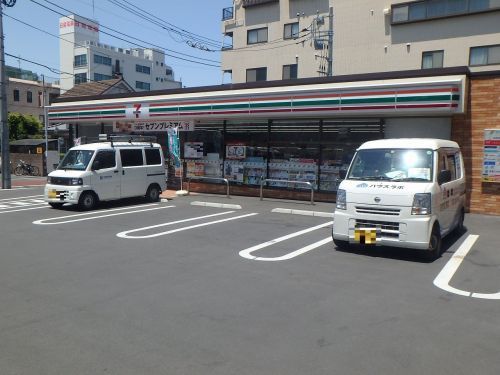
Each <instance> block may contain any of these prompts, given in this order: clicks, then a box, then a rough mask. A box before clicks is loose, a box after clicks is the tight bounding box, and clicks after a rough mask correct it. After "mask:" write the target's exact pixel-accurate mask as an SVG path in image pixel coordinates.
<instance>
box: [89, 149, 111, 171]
mask: <svg viewBox="0 0 500 375" xmlns="http://www.w3.org/2000/svg"><path fill="white" fill-rule="evenodd" d="M96 161H98V162H99V169H105V168H113V167H116V156H115V151H114V150H102V151H99V152H98V153H97V155H96V157H95V160H94V163H95V162H96Z"/></svg>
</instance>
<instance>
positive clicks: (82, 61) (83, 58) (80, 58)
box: [74, 55, 87, 66]
mask: <svg viewBox="0 0 500 375" xmlns="http://www.w3.org/2000/svg"><path fill="white" fill-rule="evenodd" d="M85 65H87V55H76V56H75V61H74V66H85Z"/></svg>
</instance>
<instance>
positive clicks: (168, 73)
mask: <svg viewBox="0 0 500 375" xmlns="http://www.w3.org/2000/svg"><path fill="white" fill-rule="evenodd" d="M165 74H166V75H167V76H171V75H172V74H174V72H173V71H172V69H165Z"/></svg>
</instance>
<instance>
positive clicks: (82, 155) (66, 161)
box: [57, 150, 94, 171]
mask: <svg viewBox="0 0 500 375" xmlns="http://www.w3.org/2000/svg"><path fill="white" fill-rule="evenodd" d="M92 155H94V151H92V150H70V151H68V153H67V154H66V155H65V156H64V158H63V160H62V161H61V164H59V166H58V167H57V169H72V170H76V171H84V170H85V169H87V166H88V165H89V162H90V160H91V159H92Z"/></svg>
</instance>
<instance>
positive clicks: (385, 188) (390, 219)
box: [332, 138, 465, 259]
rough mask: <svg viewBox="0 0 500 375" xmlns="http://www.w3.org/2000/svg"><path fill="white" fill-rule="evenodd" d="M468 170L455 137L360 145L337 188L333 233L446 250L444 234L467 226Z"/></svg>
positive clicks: (433, 252)
mask: <svg viewBox="0 0 500 375" xmlns="http://www.w3.org/2000/svg"><path fill="white" fill-rule="evenodd" d="M464 207H465V173H464V162H463V159H462V154H461V152H460V148H459V147H458V144H457V143H456V142H452V141H447V140H441V139H422V138H401V139H381V140H377V141H370V142H366V143H364V144H363V145H361V147H359V148H358V149H357V150H356V154H355V155H354V157H353V160H352V161H351V165H350V166H349V169H348V171H347V174H346V176H345V179H344V180H343V181H342V182H341V184H340V186H339V190H338V192H337V203H336V209H335V212H334V222H333V230H332V237H333V241H334V243H335V245H337V247H339V248H345V247H348V246H349V244H353V243H358V244H359V243H361V244H365V245H372V244H373V245H387V246H396V247H406V248H414V249H422V250H426V251H427V255H428V257H429V258H431V259H434V258H437V257H439V256H440V254H441V239H442V238H443V237H444V236H445V235H447V234H448V233H450V232H451V231H452V230H454V229H458V230H463V223H464V213H465V209H464Z"/></svg>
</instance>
